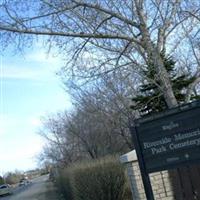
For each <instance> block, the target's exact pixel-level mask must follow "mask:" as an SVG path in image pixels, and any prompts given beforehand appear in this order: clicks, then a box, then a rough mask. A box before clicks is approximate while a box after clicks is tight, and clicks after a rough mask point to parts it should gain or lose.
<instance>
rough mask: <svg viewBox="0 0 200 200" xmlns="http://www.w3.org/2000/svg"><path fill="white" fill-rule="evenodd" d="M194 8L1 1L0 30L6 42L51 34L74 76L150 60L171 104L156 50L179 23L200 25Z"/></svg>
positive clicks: (143, 0) (171, 39)
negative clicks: (66, 56) (67, 59)
mask: <svg viewBox="0 0 200 200" xmlns="http://www.w3.org/2000/svg"><path fill="white" fill-rule="evenodd" d="M186 8H187V10H186ZM194 8H199V1H192V2H191V3H190V2H187V1H179V0H166V1H158V0H135V1H131V0H129V1H119V0H116V1H113V0H112V1H110V0H109V1H108V0H103V1H98V0H95V1H90V0H63V1H51V0H37V1H28V2H27V1H17V0H16V1H4V2H3V3H1V7H0V9H1V10H0V11H1V13H2V14H1V15H2V17H1V20H0V30H1V31H2V36H3V37H2V38H4V40H3V41H2V42H4V44H5V43H6V42H8V41H9V38H10V39H12V40H13V37H14V39H16V38H18V39H21V37H22V35H24V34H25V35H26V37H23V38H24V40H20V41H26V39H28V40H29V39H30V36H29V35H43V36H49V37H48V39H47V41H49V47H50V48H51V47H53V45H57V46H58V47H59V48H60V52H63V53H64V54H65V55H66V52H69V53H71V56H70V57H69V60H71V61H73V62H71V65H70V64H69V63H68V65H67V67H66V68H64V69H63V71H64V72H65V73H69V72H70V73H71V75H76V76H77V77H78V76H79V77H84V78H91V77H95V76H98V75H99V74H104V73H108V72H110V71H113V70H116V69H118V68H122V67H123V68H124V67H128V68H129V69H133V68H136V69H139V70H138V71H140V69H141V67H142V66H145V65H146V64H147V63H148V62H149V61H151V62H153V63H154V66H155V67H156V72H157V79H158V80H159V81H160V90H161V91H162V92H163V93H164V97H165V100H166V103H167V105H168V107H169V108H171V107H173V106H176V105H177V101H176V99H175V96H174V93H173V90H172V87H171V83H170V80H169V76H168V74H167V71H166V69H165V67H164V64H163V60H162V58H161V56H160V52H161V51H162V50H163V49H167V50H171V49H170V48H172V46H174V45H171V46H170V43H171V44H172V43H176V44H177V42H176V39H177V40H178V38H179V36H178V35H179V33H180V34H181V33H182V25H183V24H184V25H186V26H187V27H190V30H191V31H193V30H194V29H197V26H198V27H199V24H198V25H197V23H196V21H198V14H197V13H198V12H199V10H198V9H194ZM184 13H189V14H184ZM194 21H195V23H193V22H194ZM194 24H195V25H196V26H195V27H194ZM181 35H182V34H181ZM44 38H46V37H44ZM29 41H30V40H29ZM22 45H23V44H22ZM69 55H70V54H69Z"/></svg>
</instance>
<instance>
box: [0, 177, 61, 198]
mask: <svg viewBox="0 0 200 200" xmlns="http://www.w3.org/2000/svg"><path fill="white" fill-rule="evenodd" d="M0 200H63V199H62V198H61V196H60V195H59V194H57V193H56V189H55V187H54V186H53V184H52V182H50V181H49V180H48V176H46V175H45V176H41V177H38V178H36V179H34V180H33V182H32V183H31V184H30V185H28V186H24V187H20V188H16V189H15V190H14V193H13V194H12V195H8V196H4V197H0Z"/></svg>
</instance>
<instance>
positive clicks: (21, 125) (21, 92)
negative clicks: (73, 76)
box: [0, 44, 71, 174]
mask: <svg viewBox="0 0 200 200" xmlns="http://www.w3.org/2000/svg"><path fill="white" fill-rule="evenodd" d="M0 59H1V60H0V61H1V63H0V69H1V71H0V79H1V84H0V87H1V95H0V96H1V99H0V155H1V157H0V174H2V173H5V172H6V171H13V170H15V169H19V170H27V169H32V168H34V167H36V166H37V162H36V159H35V156H36V155H37V154H38V153H39V152H40V151H41V149H42V146H43V145H44V141H43V139H42V138H41V137H40V136H39V135H38V134H37V132H38V130H39V129H40V127H41V120H40V119H41V117H42V116H46V115H47V114H50V113H55V112H58V111H62V110H64V109H70V106H71V105H70V99H69V97H68V95H67V94H66V92H65V91H64V89H63V88H62V87H63V86H62V83H61V81H60V80H59V77H57V76H56V75H55V72H56V71H57V70H58V69H59V68H60V67H62V65H63V63H62V62H61V60H59V58H57V57H53V56H52V55H47V54H46V53H45V50H44V49H43V48H42V47H41V46H40V44H37V45H35V47H34V48H33V49H31V50H30V49H28V50H26V52H25V53H23V55H22V54H17V55H15V54H14V53H13V52H11V51H10V50H9V49H7V51H4V52H3V53H2V54H1V55H0Z"/></svg>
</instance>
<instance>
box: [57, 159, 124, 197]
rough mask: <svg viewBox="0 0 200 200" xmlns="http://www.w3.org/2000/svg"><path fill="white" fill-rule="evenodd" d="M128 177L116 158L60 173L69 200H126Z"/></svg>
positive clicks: (60, 182)
mask: <svg viewBox="0 0 200 200" xmlns="http://www.w3.org/2000/svg"><path fill="white" fill-rule="evenodd" d="M125 183H126V177H125V174H124V168H123V166H122V165H121V164H120V163H119V162H118V161H117V159H115V158H110V157H109V158H105V159H101V160H96V161H89V162H88V163H85V162H84V163H79V164H76V165H73V166H71V167H69V168H67V169H64V170H61V171H60V172H59V178H58V179H57V184H58V185H59V187H60V188H61V189H62V191H63V193H64V196H65V197H66V199H67V200H72V199H74V200H125V196H124V195H125Z"/></svg>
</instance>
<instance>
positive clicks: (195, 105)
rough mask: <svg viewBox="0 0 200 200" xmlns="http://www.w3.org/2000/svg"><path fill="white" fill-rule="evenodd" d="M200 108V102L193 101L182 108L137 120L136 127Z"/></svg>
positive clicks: (178, 107) (181, 106)
mask: <svg viewBox="0 0 200 200" xmlns="http://www.w3.org/2000/svg"><path fill="white" fill-rule="evenodd" d="M198 107H200V100H197V101H193V102H191V103H187V104H182V105H180V106H177V107H174V108H171V109H167V110H165V111H163V112H160V113H156V114H152V115H149V116H145V117H142V118H138V119H136V120H135V124H136V126H138V125H140V124H142V123H145V122H150V121H153V120H157V119H160V118H164V117H167V116H170V115H173V114H177V113H180V112H182V111H188V110H191V109H194V108H198Z"/></svg>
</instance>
